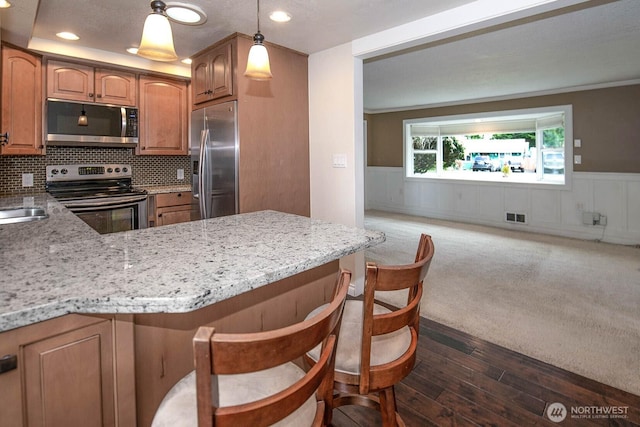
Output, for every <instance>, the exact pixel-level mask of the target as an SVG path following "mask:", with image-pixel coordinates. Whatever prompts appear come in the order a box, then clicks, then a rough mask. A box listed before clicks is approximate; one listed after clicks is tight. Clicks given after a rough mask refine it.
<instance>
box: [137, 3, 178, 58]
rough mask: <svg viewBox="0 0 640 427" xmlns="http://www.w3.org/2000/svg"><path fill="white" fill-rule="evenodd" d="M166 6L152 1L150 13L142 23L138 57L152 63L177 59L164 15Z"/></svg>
mask: <svg viewBox="0 0 640 427" xmlns="http://www.w3.org/2000/svg"><path fill="white" fill-rule="evenodd" d="M165 9H166V5H165V4H164V2H162V1H157V0H156V1H152V2H151V10H152V12H151V13H150V14H149V16H147V19H146V20H145V21H144V28H143V30H142V41H141V42H140V47H139V48H138V55H139V56H142V57H143V58H147V59H151V60H154V61H165V62H169V61H175V60H176V59H178V55H176V50H175V48H174V47H173V33H172V32H171V24H170V23H169V18H168V17H167V15H166V13H165Z"/></svg>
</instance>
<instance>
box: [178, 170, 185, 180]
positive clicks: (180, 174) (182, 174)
mask: <svg viewBox="0 0 640 427" xmlns="http://www.w3.org/2000/svg"><path fill="white" fill-rule="evenodd" d="M177 175H178V179H184V169H178V174H177Z"/></svg>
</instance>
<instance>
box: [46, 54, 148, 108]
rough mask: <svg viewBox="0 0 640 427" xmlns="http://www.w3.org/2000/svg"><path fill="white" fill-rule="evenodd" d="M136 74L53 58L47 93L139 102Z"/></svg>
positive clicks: (74, 98)
mask: <svg viewBox="0 0 640 427" xmlns="http://www.w3.org/2000/svg"><path fill="white" fill-rule="evenodd" d="M136 93H137V85H136V75H135V74H134V73H127V72H125V71H118V70H110V69H106V68H94V67H91V66H86V65H80V64H74V63H68V62H62V61H49V62H48V63H47V97H48V98H57V99H66V100H70V101H84V102H97V103H103V104H115V105H124V106H136V101H137V96H136Z"/></svg>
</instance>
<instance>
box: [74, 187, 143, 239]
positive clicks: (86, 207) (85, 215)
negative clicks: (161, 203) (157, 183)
mask: <svg viewBox="0 0 640 427" xmlns="http://www.w3.org/2000/svg"><path fill="white" fill-rule="evenodd" d="M113 199H117V200H113ZM113 199H112V198H106V199H99V200H75V201H66V202H64V203H63V204H64V205H65V207H67V209H69V210H70V211H71V212H73V213H74V214H76V216H77V217H79V218H80V219H81V220H83V221H84V222H86V223H87V224H89V225H90V226H91V227H92V228H93V229H94V230H96V231H97V232H98V233H100V234H108V233H117V232H119V231H130V230H138V229H141V228H147V198H146V196H144V198H143V199H141V198H140V197H139V196H137V197H133V198H129V199H127V198H124V199H123V198H113Z"/></svg>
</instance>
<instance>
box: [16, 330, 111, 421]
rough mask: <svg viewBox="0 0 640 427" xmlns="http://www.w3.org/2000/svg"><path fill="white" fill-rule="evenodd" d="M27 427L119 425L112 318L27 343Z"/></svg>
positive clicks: (25, 356)
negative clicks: (116, 413)
mask: <svg viewBox="0 0 640 427" xmlns="http://www.w3.org/2000/svg"><path fill="white" fill-rule="evenodd" d="M23 351H24V375H25V377H24V392H25V398H26V399H25V403H26V421H27V423H26V425H28V426H29V427H33V426H52V427H57V426H84V427H91V426H98V427H99V426H115V422H116V421H115V401H114V372H113V369H114V368H113V365H114V363H113V333H112V329H111V322H110V321H108V320H105V321H102V322H99V323H96V324H92V325H89V326H85V327H82V328H80V329H76V330H73V331H70V332H67V333H63V334H60V335H56V336H53V337H51V338H47V339H44V340H41V341H37V342H34V343H32V344H29V345H26V346H24V348H23Z"/></svg>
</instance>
